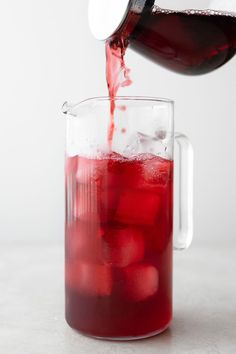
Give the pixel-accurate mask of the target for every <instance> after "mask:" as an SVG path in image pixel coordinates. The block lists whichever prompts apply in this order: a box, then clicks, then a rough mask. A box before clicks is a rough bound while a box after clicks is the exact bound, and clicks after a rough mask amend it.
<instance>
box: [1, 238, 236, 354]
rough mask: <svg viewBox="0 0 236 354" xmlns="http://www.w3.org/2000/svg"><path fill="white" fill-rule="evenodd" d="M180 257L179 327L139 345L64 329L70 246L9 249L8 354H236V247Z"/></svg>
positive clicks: (5, 276) (4, 331)
mask: <svg viewBox="0 0 236 354" xmlns="http://www.w3.org/2000/svg"><path fill="white" fill-rule="evenodd" d="M213 246H214V245H208V247H205V248H203V247H200V246H196V245H193V246H192V248H191V249H190V250H189V251H187V252H180V253H177V254H175V272H174V273H175V274H174V289H175V292H174V293H175V294H174V309H175V311H174V313H175V315H174V321H173V324H172V326H171V328H170V329H169V330H167V331H166V332H165V333H164V334H161V335H159V336H156V337H153V338H151V339H146V340H141V341H134V342H108V341H101V340H95V339H91V338H87V337H84V336H82V335H80V334H78V333H77V332H75V331H74V330H72V329H70V328H69V327H68V326H67V324H66V323H65V321H64V288H63V245H62V243H61V244H57V245H56V244H47V243H46V242H45V243H34V244H33V243H30V242H28V243H27V242H25V243H20V242H18V243H12V244H10V243H9V244H2V245H1V249H0V353H1V354H80V353H81V354H136V353H137V354H139V353H140V354H154V353H155V354H158V353H161V354H165V353H168V354H172V353H173V354H184V353H186V354H200V353H207V354H221V353H222V354H228V353H232V354H235V353H236V244H235V245H234V247H232V245H231V247H230V246H229V247H227V246H225V247H224V248H222V247H221V246H220V245H218V247H216V246H214V247H213Z"/></svg>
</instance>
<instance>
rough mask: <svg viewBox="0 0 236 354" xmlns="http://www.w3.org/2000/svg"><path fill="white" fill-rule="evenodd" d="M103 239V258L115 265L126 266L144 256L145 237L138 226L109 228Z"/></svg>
mask: <svg viewBox="0 0 236 354" xmlns="http://www.w3.org/2000/svg"><path fill="white" fill-rule="evenodd" d="M102 239H103V260H104V261H105V263H107V264H109V265H111V266H113V267H126V266H128V265H130V264H132V263H136V262H139V261H140V260H142V259H143V256H144V239H143V235H142V233H141V232H140V231H139V230H138V229H136V228H132V227H129V228H123V229H109V230H108V231H107V232H106V233H105V235H104V236H103V237H102Z"/></svg>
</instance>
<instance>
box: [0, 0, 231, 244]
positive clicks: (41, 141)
mask: <svg viewBox="0 0 236 354" xmlns="http://www.w3.org/2000/svg"><path fill="white" fill-rule="evenodd" d="M0 45H1V56H0V63H1V65H0V94H1V96H0V99H1V105H0V117H1V128H0V162H1V170H0V238H2V239H4V240H6V241H9V242H15V241H16V240H19V241H20V242H23V240H42V241H46V240H47V241H50V240H52V241H55V240H58V242H60V241H61V240H62V238H63V225H64V176H63V175H64V167H63V162H64V129H65V117H64V116H63V115H62V114H61V111H60V110H61V106H62V104H63V102H64V101H65V100H69V101H72V102H77V101H80V100H82V99H84V98H88V97H92V96H99V95H106V93H107V91H106V83H105V74H104V70H105V54H104V45H103V43H100V42H97V41H96V40H95V39H93V37H92V36H91V34H90V32H89V29H88V24H87V1H80V0H66V1H65V0H61V1H55V0H50V1H48V0H40V1H37V0H34V1H32V0H21V1H18V0H7V1H6V0H5V1H2V2H1V5H0ZM127 64H128V66H129V67H131V68H132V78H133V81H134V84H133V86H132V87H131V88H127V89H123V91H122V92H120V94H123V95H124V94H129V95H132V94H134V95H151V96H162V97H167V98H172V99H174V100H175V101H176V117H175V121H176V130H178V131H182V132H184V133H186V134H187V135H188V136H189V138H190V139H191V140H192V143H193V145H194V149H195V211H194V219H195V242H196V243H202V244H204V243H206V244H207V245H208V246H209V247H214V245H215V244H216V243H218V244H219V245H220V244H226V243H229V244H230V242H231V240H232V239H235V233H236V217H235V211H236V187H235V186H236V182H235V181H236V161H235V150H236V139H235V130H236V104H235V103H236V97H235V93H236V59H234V60H232V61H231V62H230V63H229V64H228V65H226V66H225V67H223V68H221V69H220V70H218V71H216V72H214V73H212V74H209V75H206V76H202V77H184V76H179V75H177V74H174V73H171V72H168V71H166V70H164V69H163V68H160V67H158V66H157V65H155V64H153V63H151V62H149V61H147V60H146V59H144V58H142V57H141V56H139V55H137V54H136V53H133V52H131V51H130V52H129V53H128V55H127Z"/></svg>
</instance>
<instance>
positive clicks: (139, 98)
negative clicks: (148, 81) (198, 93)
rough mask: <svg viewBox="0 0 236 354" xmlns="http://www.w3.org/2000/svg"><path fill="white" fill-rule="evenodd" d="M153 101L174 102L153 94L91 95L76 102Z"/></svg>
mask: <svg viewBox="0 0 236 354" xmlns="http://www.w3.org/2000/svg"><path fill="white" fill-rule="evenodd" d="M113 100H114V101H144V102H145V101H148V102H150V101H153V102H162V103H163V102H164V103H172V104H173V103H174V100H172V99H169V98H163V97H154V96H116V97H114V98H113V99H112V98H110V97H109V96H98V97H91V98H87V99H85V100H83V101H81V102H79V103H78V104H82V103H86V102H93V101H113Z"/></svg>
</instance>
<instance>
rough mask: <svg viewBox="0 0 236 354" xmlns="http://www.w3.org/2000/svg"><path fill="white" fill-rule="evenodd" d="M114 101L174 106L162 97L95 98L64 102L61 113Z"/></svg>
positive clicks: (170, 100)
mask: <svg viewBox="0 0 236 354" xmlns="http://www.w3.org/2000/svg"><path fill="white" fill-rule="evenodd" d="M112 100H114V101H121V102H144V103H145V102H148V103H151V102H153V103H156V104H158V103H165V104H167V105H172V106H174V103H175V101H174V100H172V99H169V98H162V97H152V96H116V97H115V98H114V99H112V98H110V97H109V96H97V97H91V98H87V99H85V100H82V101H80V102H78V103H75V104H70V103H69V102H68V101H66V102H65V103H64V104H63V106H62V112H63V113H65V114H67V113H70V111H71V110H73V109H76V107H79V106H80V105H83V104H89V103H96V102H111V101H112Z"/></svg>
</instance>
